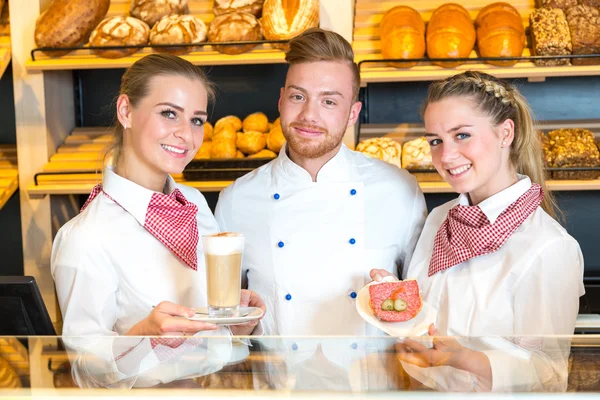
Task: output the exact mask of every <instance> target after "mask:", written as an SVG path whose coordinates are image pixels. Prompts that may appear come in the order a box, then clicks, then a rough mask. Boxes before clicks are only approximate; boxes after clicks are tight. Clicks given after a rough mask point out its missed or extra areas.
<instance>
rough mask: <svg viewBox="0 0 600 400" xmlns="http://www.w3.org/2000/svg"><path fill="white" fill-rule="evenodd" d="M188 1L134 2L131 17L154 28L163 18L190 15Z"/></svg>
mask: <svg viewBox="0 0 600 400" xmlns="http://www.w3.org/2000/svg"><path fill="white" fill-rule="evenodd" d="M189 13H190V10H189V7H188V0H133V1H132V3H131V16H132V17H135V18H138V19H141V20H142V21H144V22H145V23H147V24H148V25H149V26H150V27H154V24H156V23H157V22H158V21H159V20H160V19H161V18H162V17H166V16H169V15H173V14H189Z"/></svg>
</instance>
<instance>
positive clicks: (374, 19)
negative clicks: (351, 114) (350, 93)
mask: <svg viewBox="0 0 600 400" xmlns="http://www.w3.org/2000/svg"><path fill="white" fill-rule="evenodd" d="M444 3H446V1H443V0H424V1H417V0H409V1H406V2H403V3H402V5H407V6H410V7H413V8H414V9H415V10H417V11H419V13H420V14H421V16H422V17H423V19H424V20H425V21H429V18H430V17H431V14H432V12H433V11H434V10H435V9H436V8H437V7H438V6H440V5H442V4H444ZM460 3H461V5H463V6H464V7H465V8H466V9H467V10H468V11H469V13H470V14H471V18H472V19H473V21H475V18H476V17H477V14H478V12H479V10H481V9H482V8H483V7H485V6H486V5H488V4H489V3H490V1H489V0H467V1H461V2H460ZM511 4H512V5H513V6H514V7H515V8H517V9H518V10H519V12H520V13H521V16H522V17H523V24H524V26H525V27H527V26H529V14H531V12H532V11H533V10H534V9H535V1H534V0H517V1H516V2H511ZM397 5H399V3H397V2H394V1H376V0H356V13H355V19H354V41H353V44H352V46H353V48H354V52H355V60H356V62H360V61H362V60H373V59H379V60H380V59H382V55H381V40H380V36H379V23H380V22H381V19H382V17H383V14H385V12H386V11H388V10H389V9H391V8H393V7H394V6H397ZM522 56H524V57H529V56H530V50H529V49H528V48H525V49H524V50H523V54H522ZM470 57H471V58H476V57H477V53H476V52H475V51H473V52H471V55H470ZM467 70H478V71H483V72H487V73H489V74H491V75H494V76H496V77H499V78H527V79H529V80H530V81H543V80H545V79H546V78H547V77H553V76H590V75H600V65H587V66H562V67H537V66H535V65H534V64H533V62H530V61H522V62H518V63H517V64H516V65H514V66H512V67H496V66H493V65H490V64H486V63H482V62H477V61H475V60H474V61H473V62H469V63H466V64H463V65H461V66H459V67H456V68H443V67H439V66H436V65H433V64H429V63H427V64H423V65H417V66H415V67H412V68H394V67H389V66H387V65H386V64H384V63H365V64H363V65H362V66H361V85H362V86H365V85H367V84H368V83H377V82H404V81H430V80H438V79H444V78H447V77H449V76H452V75H455V74H457V73H460V72H462V71H467Z"/></svg>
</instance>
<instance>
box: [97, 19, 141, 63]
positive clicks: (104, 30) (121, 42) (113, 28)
mask: <svg viewBox="0 0 600 400" xmlns="http://www.w3.org/2000/svg"><path fill="white" fill-rule="evenodd" d="M149 34H150V28H149V27H148V25H146V23H145V22H144V21H142V20H139V19H137V18H133V17H124V16H121V15H118V16H116V17H108V18H105V19H104V20H102V22H100V23H99V24H98V26H97V27H96V29H94V31H93V32H92V34H91V35H90V41H89V45H90V46H97V47H99V46H141V45H146V44H148V35H149ZM137 50H138V49H135V48H134V49H111V50H93V52H94V53H95V54H97V55H99V56H100V57H104V58H120V57H126V56H128V55H131V54H133V53H135V52H136V51H137Z"/></svg>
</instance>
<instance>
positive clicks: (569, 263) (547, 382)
mask: <svg viewBox="0 0 600 400" xmlns="http://www.w3.org/2000/svg"><path fill="white" fill-rule="evenodd" d="M532 250H533V251H535V249H532ZM537 251H538V254H537V257H536V258H535V259H534V261H533V263H532V264H531V265H529V266H523V267H524V268H526V270H525V271H524V273H523V274H522V275H520V277H519V278H518V280H517V281H516V282H515V288H516V289H515V293H514V302H513V308H514V315H515V317H514V324H515V326H514V332H515V333H516V335H523V336H518V337H515V338H511V339H509V340H511V341H512V342H513V343H515V344H516V345H518V346H519V348H520V349H523V350H525V351H516V352H514V351H485V353H486V355H487V356H488V358H489V360H490V363H491V368H492V378H493V383H492V391H517V390H518V391H545V392H546V391H565V390H566V388H567V377H568V358H569V353H570V347H571V341H570V335H573V332H574V330H575V323H576V319H577V314H578V310H579V297H580V296H582V295H583V294H584V288H583V255H582V253H581V249H580V247H579V244H578V243H577V242H576V241H575V240H574V239H573V238H571V237H568V236H564V237H561V238H559V239H557V240H552V241H549V242H548V243H547V244H546V245H545V246H543V247H542V248H540V249H538V250H537ZM556 335H567V336H562V337H559V336H556Z"/></svg>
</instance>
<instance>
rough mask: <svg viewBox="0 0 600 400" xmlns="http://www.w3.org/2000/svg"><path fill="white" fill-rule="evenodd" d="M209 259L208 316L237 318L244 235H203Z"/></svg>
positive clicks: (207, 272) (207, 260)
mask: <svg viewBox="0 0 600 400" xmlns="http://www.w3.org/2000/svg"><path fill="white" fill-rule="evenodd" d="M202 244H203V246H204V257H205V259H206V287H207V295H208V313H209V315H211V316H215V317H217V316H219V317H220V316H223V317H228V316H236V315H237V314H238V311H239V307H240V295H241V286H242V252H243V251H244V235H242V234H241V233H233V232H223V233H215V234H213V235H204V236H202Z"/></svg>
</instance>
